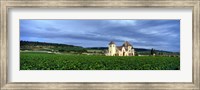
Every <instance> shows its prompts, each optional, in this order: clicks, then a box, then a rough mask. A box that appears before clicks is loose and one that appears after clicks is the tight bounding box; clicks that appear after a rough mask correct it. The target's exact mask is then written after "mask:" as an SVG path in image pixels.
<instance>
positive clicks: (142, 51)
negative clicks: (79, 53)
mask: <svg viewBox="0 0 200 90" xmlns="http://www.w3.org/2000/svg"><path fill="white" fill-rule="evenodd" d="M87 49H89V50H108V47H88V48H87ZM134 49H135V51H136V53H137V54H140V55H150V53H151V49H144V48H134ZM155 52H156V54H157V55H178V56H179V55H180V53H179V52H170V51H163V50H155Z"/></svg>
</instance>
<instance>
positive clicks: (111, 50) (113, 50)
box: [108, 44, 135, 56]
mask: <svg viewBox="0 0 200 90" xmlns="http://www.w3.org/2000/svg"><path fill="white" fill-rule="evenodd" d="M129 53H132V55H133V56H135V50H134V49H132V46H128V50H127V51H126V50H125V48H124V47H122V51H120V50H117V47H116V45H115V44H110V45H108V56H129ZM116 54H117V55H116ZM132 55H131V56H132Z"/></svg>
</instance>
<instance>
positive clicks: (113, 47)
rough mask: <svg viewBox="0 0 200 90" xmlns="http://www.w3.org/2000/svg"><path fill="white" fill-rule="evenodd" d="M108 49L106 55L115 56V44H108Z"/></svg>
mask: <svg viewBox="0 0 200 90" xmlns="http://www.w3.org/2000/svg"><path fill="white" fill-rule="evenodd" d="M108 47H109V48H108V49H109V50H108V53H109V56H115V54H116V45H115V44H110V45H109V46H108Z"/></svg>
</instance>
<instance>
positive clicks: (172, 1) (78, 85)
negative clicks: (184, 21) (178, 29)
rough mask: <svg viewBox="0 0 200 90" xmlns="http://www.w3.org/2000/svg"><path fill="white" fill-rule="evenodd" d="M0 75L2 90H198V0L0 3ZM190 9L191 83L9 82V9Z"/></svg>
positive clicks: (14, 0) (23, 0) (8, 0)
mask: <svg viewBox="0 0 200 90" xmlns="http://www.w3.org/2000/svg"><path fill="white" fill-rule="evenodd" d="M0 5H1V9H0V12H1V14H0V17H1V19H0V21H1V26H0V27H1V28H0V32H1V33H0V41H1V42H0V50H1V53H0V58H1V59H0V61H1V63H0V67H1V70H0V76H1V86H0V88H1V89H2V90H9V89H25V90H29V89H152V90H153V89H167V90H172V89H180V90H182V89H189V90H200V79H199V76H200V75H199V72H200V61H199V59H200V57H199V54H200V46H199V44H200V43H199V41H200V36H199V33H200V28H199V25H200V20H199V19H200V18H199V16H200V13H199V12H200V1H199V0H133V1H130V0H115V1H111V0H97V1H95V0H87V1H83V0H76V1H73V0H31V1H28V0H1V2H0ZM71 7H75V8H76V7H79V8H87V7H93V8H114V7H119V8H138V7H144V8H152V7H154V8H187V7H190V8H192V10H193V11H192V15H193V20H192V22H193V26H192V27H193V31H192V33H193V37H192V38H193V42H192V53H193V55H192V63H193V66H192V68H193V71H192V83H185V82H162V83H161V82H70V83H67V82H65V83H61V82H30V83H26V82H8V76H9V74H8V67H9V66H8V62H9V61H8V60H9V52H8V49H9V42H8V32H9V31H8V24H9V23H8V10H9V9H10V8H71Z"/></svg>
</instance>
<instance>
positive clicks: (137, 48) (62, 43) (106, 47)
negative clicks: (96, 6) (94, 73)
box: [20, 40, 180, 53]
mask: <svg viewBox="0 0 200 90" xmlns="http://www.w3.org/2000/svg"><path fill="white" fill-rule="evenodd" d="M20 41H21V40H20ZM25 42H39V41H25ZM39 43H51V42H39ZM51 44H63V45H72V44H65V43H51ZM122 44H123V43H122ZM73 46H75V45H73ZM116 46H120V45H117V44H116ZM77 47H83V46H77ZM83 48H99V47H83ZM100 48H108V45H107V46H102V47H100ZM133 48H137V49H148V50H151V49H155V50H159V51H166V52H173V53H180V52H174V51H167V50H160V49H156V48H140V47H133Z"/></svg>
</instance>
